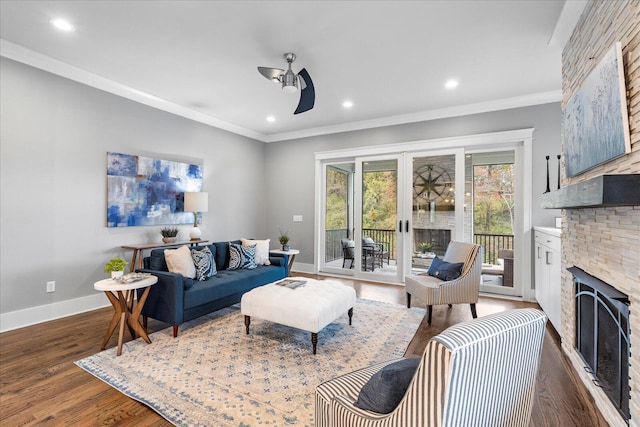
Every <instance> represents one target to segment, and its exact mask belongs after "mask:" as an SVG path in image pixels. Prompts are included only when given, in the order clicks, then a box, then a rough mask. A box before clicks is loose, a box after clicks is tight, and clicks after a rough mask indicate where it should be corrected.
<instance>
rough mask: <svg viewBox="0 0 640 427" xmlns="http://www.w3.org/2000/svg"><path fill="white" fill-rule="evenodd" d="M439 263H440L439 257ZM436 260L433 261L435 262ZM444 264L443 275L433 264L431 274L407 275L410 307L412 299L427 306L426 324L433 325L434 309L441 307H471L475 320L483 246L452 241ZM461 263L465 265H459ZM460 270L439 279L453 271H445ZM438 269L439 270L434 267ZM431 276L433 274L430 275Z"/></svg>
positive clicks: (408, 305) (430, 269)
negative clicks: (464, 305)
mask: <svg viewBox="0 0 640 427" xmlns="http://www.w3.org/2000/svg"><path fill="white" fill-rule="evenodd" d="M436 260H437V261H440V260H439V259H438V258H436ZM436 260H434V261H436ZM442 261H444V262H445V264H446V265H444V266H443V270H442V271H443V272H444V273H446V274H444V273H443V274H442V275H440V274H439V273H440V270H438V269H437V266H436V265H434V263H433V262H432V268H429V274H425V275H418V276H413V275H411V276H407V277H406V278H405V285H406V291H407V307H411V298H412V297H415V298H418V299H419V300H420V301H422V302H424V303H425V304H426V305H427V322H428V323H429V324H431V317H432V312H433V306H434V305H438V304H448V305H449V308H451V306H452V304H469V305H470V306H471V315H472V316H473V318H474V319H475V318H476V317H478V316H477V314H476V303H477V302H478V294H479V293H480V281H481V280H482V278H481V271H482V246H480V245H475V244H472V243H464V242H455V241H454V242H451V243H449V246H448V247H447V251H446V252H445V254H444V258H443V259H442ZM460 264H462V265H461V266H460ZM456 265H457V266H459V267H461V270H459V271H460V275H459V276H457V277H456V276H455V274H454V275H453V278H450V279H447V280H444V281H443V280H442V279H441V278H440V277H443V276H447V274H449V273H450V272H449V271H448V270H446V269H448V268H449V269H451V268H454V267H456ZM434 267H436V268H434ZM430 274H431V275H430Z"/></svg>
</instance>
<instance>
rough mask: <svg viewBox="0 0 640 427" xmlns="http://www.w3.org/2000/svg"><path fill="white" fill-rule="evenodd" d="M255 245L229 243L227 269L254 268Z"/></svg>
mask: <svg viewBox="0 0 640 427" xmlns="http://www.w3.org/2000/svg"><path fill="white" fill-rule="evenodd" d="M256 267H257V265H256V245H252V246H242V245H238V244H237V243H229V270H237V269H240V268H246V269H248V270H251V269H253V268H256Z"/></svg>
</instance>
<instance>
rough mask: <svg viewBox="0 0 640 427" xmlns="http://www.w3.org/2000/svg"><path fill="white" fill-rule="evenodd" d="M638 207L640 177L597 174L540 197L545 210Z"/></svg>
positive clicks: (634, 175)
mask: <svg viewBox="0 0 640 427" xmlns="http://www.w3.org/2000/svg"><path fill="white" fill-rule="evenodd" d="M639 205H640V174H618V175H600V176H597V177H595V178H591V179H589V180H586V181H583V182H579V183H577V184H572V185H568V186H566V187H564V188H561V189H559V190H556V191H552V192H549V193H545V194H543V195H542V207H543V208H545V209H580V208H599V207H615V206H639Z"/></svg>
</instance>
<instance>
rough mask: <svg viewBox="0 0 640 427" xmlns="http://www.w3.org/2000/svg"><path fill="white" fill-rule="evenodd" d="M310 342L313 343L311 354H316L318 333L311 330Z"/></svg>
mask: <svg viewBox="0 0 640 427" xmlns="http://www.w3.org/2000/svg"><path fill="white" fill-rule="evenodd" d="M311 344H313V354H316V347H317V346H318V334H317V333H315V332H311Z"/></svg>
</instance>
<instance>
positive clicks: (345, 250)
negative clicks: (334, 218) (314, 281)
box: [340, 239, 356, 268]
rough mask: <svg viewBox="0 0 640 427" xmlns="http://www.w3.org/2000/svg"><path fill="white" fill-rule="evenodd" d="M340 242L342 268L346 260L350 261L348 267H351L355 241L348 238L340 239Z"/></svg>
mask: <svg viewBox="0 0 640 427" xmlns="http://www.w3.org/2000/svg"><path fill="white" fill-rule="evenodd" d="M340 243H341V244H342V268H344V266H345V264H346V262H347V260H349V261H351V265H350V266H349V268H353V261H354V260H355V253H356V242H354V241H353V240H350V239H342V240H340Z"/></svg>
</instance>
